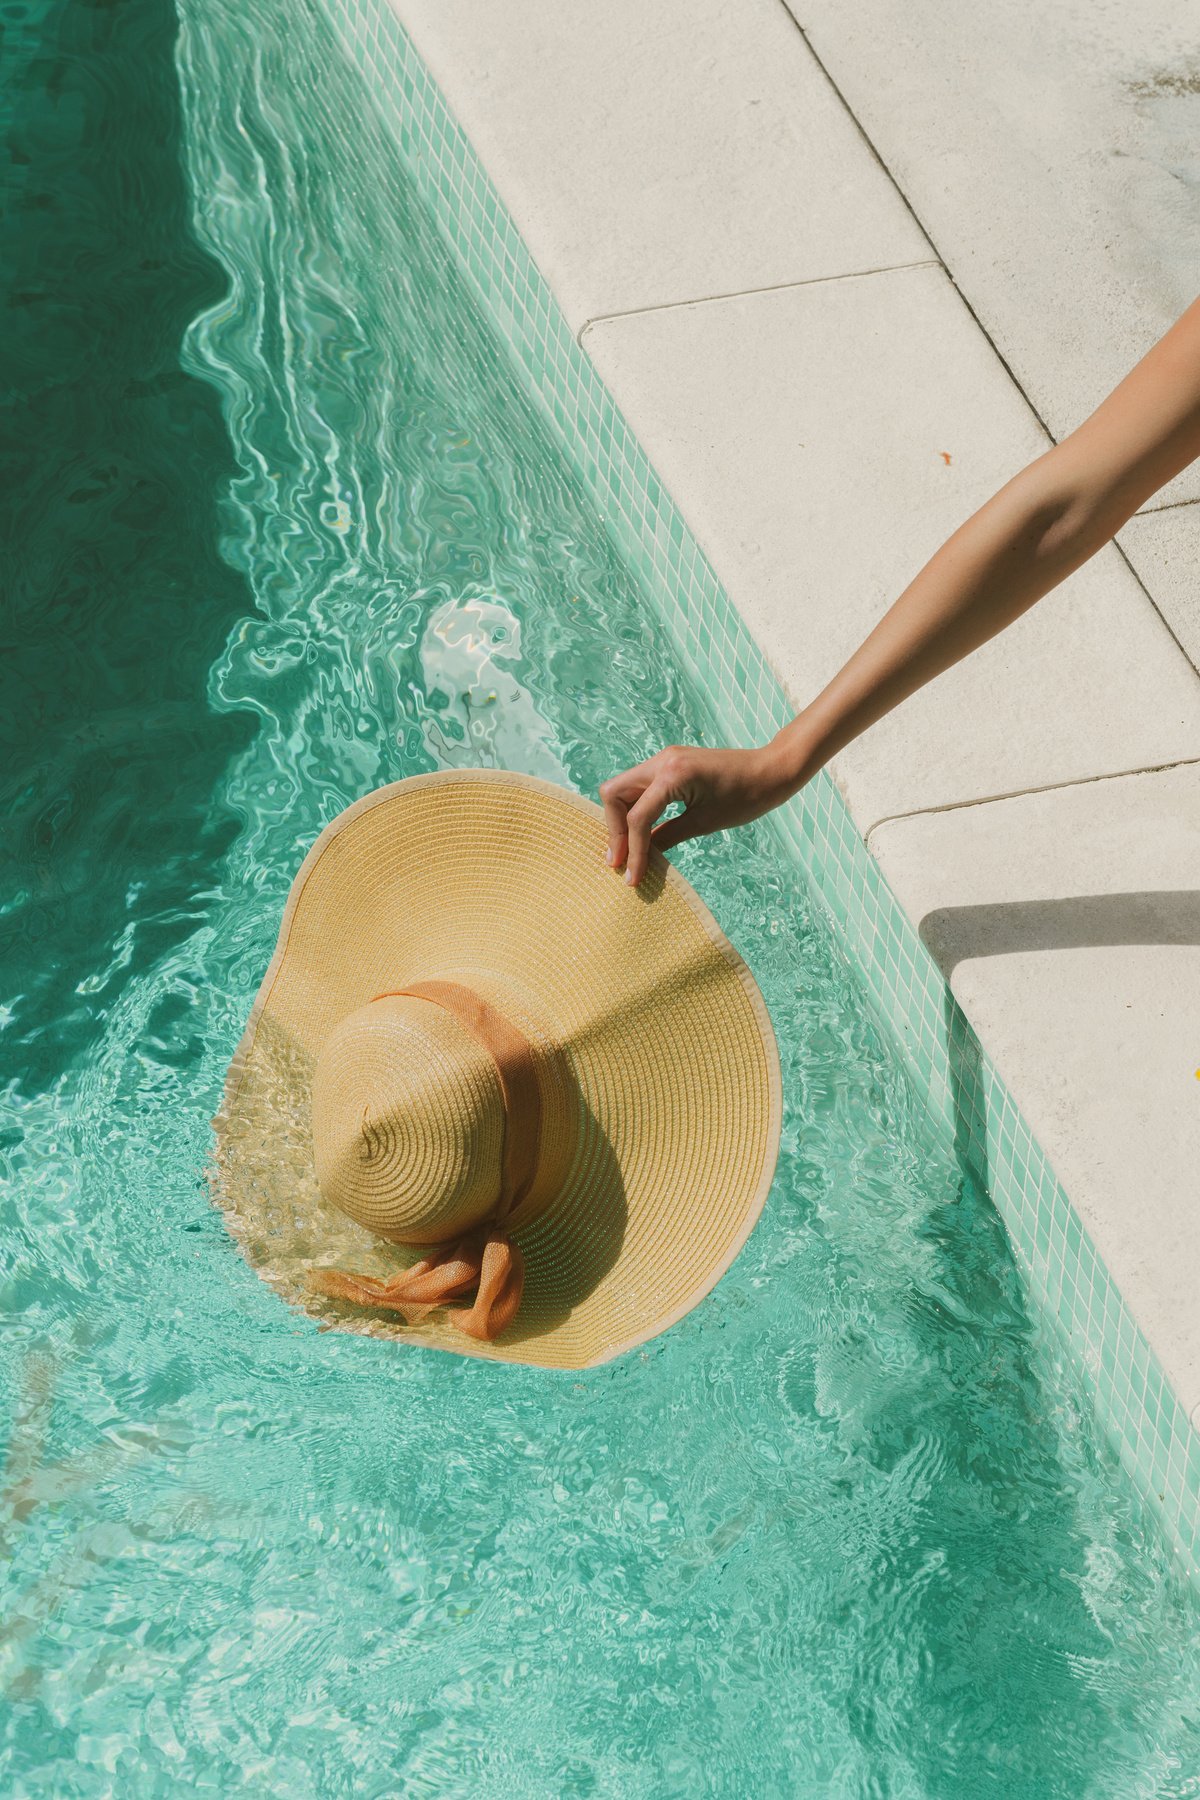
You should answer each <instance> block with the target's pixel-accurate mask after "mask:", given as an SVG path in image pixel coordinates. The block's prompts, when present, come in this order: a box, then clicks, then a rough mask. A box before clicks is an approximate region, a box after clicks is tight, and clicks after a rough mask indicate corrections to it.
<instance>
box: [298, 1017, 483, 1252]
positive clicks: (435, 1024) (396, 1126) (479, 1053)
mask: <svg viewBox="0 0 1200 1800" xmlns="http://www.w3.org/2000/svg"><path fill="white" fill-rule="evenodd" d="M312 1134H313V1160H314V1163H315V1166H316V1175H317V1182H318V1184H319V1186H320V1189H321V1193H322V1195H323V1197H324V1199H325V1200H326V1201H327V1202H328V1203H329V1204H330V1205H331V1206H335V1207H336V1208H337V1209H338V1211H339V1212H342V1213H345V1214H346V1215H347V1217H349V1218H351V1219H353V1220H355V1221H356V1222H357V1223H358V1224H360V1225H363V1226H366V1227H367V1229H368V1230H370V1231H373V1232H376V1233H377V1234H378V1235H379V1236H381V1237H385V1238H390V1239H392V1240H393V1241H394V1242H396V1243H403V1244H435V1243H440V1242H441V1241H442V1240H444V1239H447V1238H451V1237H454V1236H455V1235H457V1234H459V1233H462V1232H465V1231H469V1230H470V1229H471V1228H472V1227H474V1226H476V1225H478V1224H479V1223H480V1222H481V1221H482V1220H483V1219H485V1218H486V1217H487V1215H488V1214H489V1213H490V1212H491V1210H492V1209H493V1207H494V1206H495V1204H496V1200H497V1196H498V1194H499V1191H500V1181H501V1158H502V1155H503V1149H504V1096H503V1092H502V1089H501V1086H500V1081H499V1077H498V1074H497V1071H496V1065H495V1061H494V1059H493V1058H492V1057H491V1056H490V1055H489V1053H488V1051H487V1050H486V1049H485V1048H484V1046H483V1045H482V1044H480V1043H479V1042H478V1041H477V1040H476V1039H475V1038H473V1037H472V1036H471V1034H470V1033H469V1032H468V1031H466V1030H465V1029H464V1028H463V1026H462V1025H461V1024H460V1023H459V1022H458V1020H457V1019H455V1018H454V1017H453V1016H452V1014H450V1013H448V1012H446V1011H444V1010H443V1009H442V1008H441V1007H438V1006H430V1005H429V1004H428V1002H427V1001H425V1000H422V999H418V998H413V997H411V996H408V995H390V996H388V997H387V998H386V999H378V1000H375V1001H372V1002H370V1003H369V1004H368V1005H366V1006H362V1007H359V1008H358V1009H357V1011H355V1012H352V1013H349V1014H347V1015H346V1017H345V1018H343V1019H341V1020H339V1022H338V1023H337V1025H335V1026H334V1028H333V1029H332V1031H331V1032H330V1033H329V1035H328V1037H327V1038H326V1039H325V1041H324V1043H323V1044H322V1046H321V1051H320V1054H319V1056H318V1058H317V1064H316V1068H315V1070H314V1073H313V1086H312Z"/></svg>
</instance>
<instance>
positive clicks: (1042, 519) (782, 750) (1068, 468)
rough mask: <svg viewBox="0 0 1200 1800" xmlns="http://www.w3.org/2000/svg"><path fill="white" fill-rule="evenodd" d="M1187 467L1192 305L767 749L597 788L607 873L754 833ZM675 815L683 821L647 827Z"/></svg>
mask: <svg viewBox="0 0 1200 1800" xmlns="http://www.w3.org/2000/svg"><path fill="white" fill-rule="evenodd" d="M1197 456H1200V299H1197V300H1194V301H1193V302H1192V304H1191V306H1189V307H1188V309H1187V311H1186V312H1185V313H1183V315H1182V316H1181V317H1180V318H1179V319H1177V320H1176V322H1175V324H1174V325H1172V326H1171V328H1170V330H1169V331H1167V332H1166V333H1165V334H1164V335H1163V336H1162V337H1161V338H1160V339H1159V340H1158V342H1157V343H1156V344H1155V345H1154V346H1153V347H1152V348H1151V349H1150V350H1149V351H1147V353H1146V355H1145V356H1144V357H1143V358H1142V360H1141V361H1140V362H1139V363H1137V364H1136V365H1135V367H1134V368H1133V369H1131V370H1130V372H1129V374H1128V375H1126V376H1125V378H1124V380H1123V381H1121V382H1120V383H1119V384H1118V385H1117V386H1116V387H1115V388H1114V389H1113V391H1112V393H1111V394H1109V395H1108V397H1107V399H1105V400H1104V401H1103V402H1102V403H1101V404H1100V405H1099V406H1098V407H1097V408H1096V410H1095V412H1093V413H1092V414H1090V416H1089V417H1088V418H1086V419H1085V420H1084V421H1083V423H1082V425H1079V426H1078V427H1077V428H1076V429H1075V430H1074V431H1073V432H1071V434H1070V436H1069V437H1065V438H1064V439H1063V441H1062V443H1061V444H1056V445H1054V447H1053V448H1052V449H1050V450H1047V451H1046V452H1045V453H1044V454H1043V455H1042V456H1039V457H1037V458H1036V459H1035V461H1033V462H1031V463H1029V464H1028V465H1027V467H1026V468H1024V469H1022V470H1021V471H1020V473H1019V474H1017V475H1014V476H1013V478H1012V480H1011V481H1009V482H1006V483H1005V485H1004V486H1003V487H1002V488H1001V489H1000V490H999V492H998V493H996V494H993V496H992V498H991V499H990V500H988V501H987V502H986V504H985V505H983V506H981V507H980V508H979V511H978V512H976V513H973V514H972V516H971V517H970V518H969V519H968V520H967V521H966V523H965V524H963V525H960V526H959V528H958V530H957V531H955V533H954V534H953V536H952V537H949V538H947V540H946V542H945V543H944V544H943V545H942V547H941V549H940V550H938V551H937V552H936V554H935V555H934V556H933V557H931V558H930V560H929V562H927V563H926V564H925V567H924V568H923V569H922V570H921V571H920V573H919V574H918V575H917V576H916V577H915V579H914V580H913V581H911V582H910V583H909V585H908V587H906V588H905V590H904V592H903V593H902V594H901V595H900V597H899V599H898V600H896V601H895V603H894V604H893V605H892V606H891V607H890V609H889V610H888V611H887V612H886V613H885V614H884V616H883V618H882V619H881V620H880V621H879V623H878V625H876V626H875V628H874V630H873V631H872V632H871V633H870V635H869V636H868V637H867V638H866V639H864V641H863V643H862V644H860V645H859V647H858V649H857V650H856V651H855V652H854V655H853V656H852V657H851V658H850V660H849V662H848V663H846V665H845V667H844V668H843V669H841V670H840V671H839V673H838V674H837V675H835V676H834V678H833V680H832V681H831V682H830V683H829V685H828V687H826V688H825V689H824V691H823V692H822V693H820V694H819V695H818V696H817V698H816V699H815V700H814V701H813V702H812V704H811V705H810V706H807V707H805V709H804V711H803V712H802V713H800V714H799V716H798V717H797V718H795V719H793V720H792V722H791V724H790V725H787V726H785V727H784V729H783V730H782V731H781V732H779V733H778V734H777V736H776V737H774V738H773V739H772V740H771V742H770V743H769V744H766V745H763V746H762V747H761V748H757V749H752V750H703V749H698V748H693V747H689V746H686V745H679V744H673V745H670V746H669V747H668V748H667V749H665V750H660V751H659V752H658V754H657V755H656V756H652V757H650V758H649V759H648V760H647V761H646V762H644V763H639V764H638V765H637V767H636V768H633V769H627V770H626V771H625V772H624V774H621V775H615V776H613V777H612V778H611V779H610V780H608V781H605V782H603V783H602V785H601V788H600V797H601V799H602V800H603V802H604V810H605V814H606V816H607V821H608V836H609V852H608V854H609V861H610V862H611V863H612V864H613V866H614V867H615V868H621V867H622V866H624V867H625V871H626V880H628V881H631V882H634V883H636V882H638V881H640V880H641V878H642V875H643V874H644V873H645V869H646V863H647V860H648V857H649V846H650V844H651V842H654V843H655V844H657V845H658V847H659V848H660V849H662V850H668V849H670V848H671V846H672V845H673V844H678V843H682V842H683V840H684V839H685V838H690V837H700V836H703V835H705V834H706V833H708V832H712V831H724V830H726V829H727V828H728V827H730V826H733V825H744V824H746V823H748V821H749V820H751V819H757V818H758V817H759V816H760V815H761V814H762V813H765V812H769V811H770V810H771V808H772V807H775V806H779V805H780V804H781V803H782V802H783V801H784V800H787V799H789V798H790V797H791V795H792V794H794V793H796V792H797V791H798V790H799V789H800V788H802V787H803V786H804V784H805V782H806V781H808V780H809V779H810V778H811V777H812V776H813V775H815V774H816V772H817V770H818V769H819V768H821V766H822V765H823V764H824V763H825V762H827V761H828V760H829V758H830V757H831V756H833V755H834V754H835V753H836V752H837V751H838V750H840V749H842V747H843V746H844V745H846V744H848V743H850V742H851V740H852V739H854V738H856V737H858V736H859V734H860V733H861V732H863V731H865V730H866V729H867V727H868V726H869V725H873V724H874V723H875V721H876V719H880V718H882V717H883V715H884V714H885V713H887V712H890V711H891V710H892V708H893V707H894V706H898V705H899V704H900V702H901V701H902V700H904V699H907V697H908V695H909V694H911V693H914V692H915V691H916V689H917V688H919V687H923V686H924V685H925V683H926V682H927V681H932V679H933V677H934V676H935V675H940V674H941V673H942V671H943V670H944V669H948V668H950V667H951V665H952V664H953V663H956V662H959V661H961V659H962V658H963V657H964V656H967V655H969V654H970V652H971V651H972V650H975V649H977V648H978V647H979V645H980V644H983V643H986V642H987V640H988V639H989V638H992V637H995V636H996V634H997V633H998V632H1000V631H1003V630H1004V628H1005V626H1006V625H1011V624H1012V622H1013V620H1014V619H1016V618H1019V617H1020V615H1021V614H1022V613H1023V612H1026V611H1028V609H1029V608H1030V607H1031V606H1032V605H1033V603H1034V602H1035V601H1036V600H1040V599H1041V598H1042V596H1043V594H1047V593H1049V591H1050V589H1051V588H1054V587H1057V586H1058V584H1059V582H1061V581H1064V580H1065V579H1066V577H1067V576H1068V575H1070V574H1071V573H1072V572H1073V571H1074V570H1075V569H1077V568H1078V567H1079V566H1080V564H1081V563H1084V562H1086V561H1087V560H1088V558H1089V557H1090V556H1093V555H1095V553H1096V551H1097V550H1099V549H1100V548H1101V546H1102V545H1104V544H1106V543H1107V542H1108V541H1109V539H1110V538H1111V537H1112V536H1113V534H1114V532H1116V531H1117V530H1118V529H1119V527H1120V526H1122V525H1123V524H1124V523H1125V521H1126V519H1128V518H1130V517H1131V516H1132V514H1133V513H1135V512H1136V511H1137V509H1138V507H1139V506H1141V505H1143V503H1144V502H1145V501H1146V500H1148V499H1149V498H1150V496H1151V494H1154V493H1156V492H1157V491H1158V489H1159V488H1160V487H1162V486H1163V485H1164V483H1166V482H1168V481H1169V480H1170V479H1171V477H1172V476H1174V475H1177V474H1178V473H1179V471H1180V469H1184V468H1186V467H1187V465H1188V464H1189V463H1190V462H1192V461H1193V460H1194V459H1195V458H1196V457H1197ZM672 801H681V802H682V803H683V805H684V807H685V809H686V810H685V811H684V812H682V813H680V814H679V815H678V816H677V817H676V818H673V819H668V820H666V821H664V823H662V824H661V825H656V824H655V821H656V820H657V819H659V818H660V817H661V815H662V813H663V812H664V811H665V810H666V808H667V807H668V806H669V805H670V804H671V802H672Z"/></svg>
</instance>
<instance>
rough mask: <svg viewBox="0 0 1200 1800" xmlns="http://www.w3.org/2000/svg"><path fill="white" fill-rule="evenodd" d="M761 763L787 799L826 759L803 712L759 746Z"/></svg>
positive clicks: (816, 733) (769, 778)
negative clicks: (767, 741) (761, 746)
mask: <svg viewBox="0 0 1200 1800" xmlns="http://www.w3.org/2000/svg"><path fill="white" fill-rule="evenodd" d="M762 756H763V767H764V770H765V772H766V776H767V780H768V781H769V783H770V784H771V786H772V787H774V788H777V789H779V790H780V791H781V797H782V798H784V799H790V798H791V796H792V795H793V794H795V793H798V792H799V790H800V789H801V788H802V787H803V786H804V784H805V782H807V781H810V780H811V779H812V777H813V776H814V775H815V774H816V772H817V770H818V769H819V768H820V767H821V764H822V763H823V762H824V761H825V758H824V756H823V755H822V754H821V750H820V736H819V733H818V732H817V731H816V729H815V727H814V725H813V723H812V721H811V720H810V719H809V718H808V716H807V714H806V713H800V714H798V715H797V717H796V718H794V719H793V720H791V722H790V723H789V724H787V725H785V726H784V727H783V729H782V731H777V732H776V733H775V736H774V737H773V738H772V739H771V740H770V742H769V743H766V744H764V745H763V748H762Z"/></svg>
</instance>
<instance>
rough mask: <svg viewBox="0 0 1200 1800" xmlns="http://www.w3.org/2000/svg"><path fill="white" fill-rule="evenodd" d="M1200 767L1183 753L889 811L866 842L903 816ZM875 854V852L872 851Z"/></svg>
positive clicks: (960, 809) (1195, 759) (994, 803)
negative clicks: (970, 797) (1169, 758)
mask: <svg viewBox="0 0 1200 1800" xmlns="http://www.w3.org/2000/svg"><path fill="white" fill-rule="evenodd" d="M1196 767H1200V756H1181V757H1177V758H1176V759H1175V760H1174V761H1173V762H1165V763H1146V764H1144V765H1143V766H1141V767H1139V768H1136V769H1112V770H1109V771H1108V772H1106V773H1105V774H1102V775H1077V776H1076V777H1075V779H1074V780H1073V781H1048V782H1047V783H1046V784H1045V786H1044V787H1026V788H1013V789H1012V791H1011V792H1009V793H1004V794H981V795H980V796H979V797H978V798H977V799H975V800H948V801H946V802H945V804H944V805H942V806H914V807H913V808H912V810H911V811H910V812H898V813H885V814H884V816H883V817H882V819H876V821H875V823H874V824H873V825H872V826H870V827H869V828H868V830H867V831H866V833H865V835H864V837H863V842H864V844H866V846H867V848H868V849H871V839H872V837H873V836H874V835H875V833H876V832H877V831H881V830H882V829H883V827H884V826H885V825H895V824H896V823H898V822H899V821H900V820H903V819H925V818H929V817H931V816H932V815H933V814H934V813H947V812H963V811H965V810H966V809H967V808H968V807H972V806H998V805H999V804H1000V803H1001V802H1002V801H1004V800H1024V799H1026V798H1027V797H1028V796H1030V795H1033V794H1061V793H1065V792H1066V790H1067V789H1068V788H1077V787H1094V786H1095V785H1096V783H1097V782H1099V781H1132V780H1134V779H1135V778H1136V777H1137V776H1139V775H1161V774H1164V773H1165V772H1166V771H1167V770H1168V769H1191V768H1196ZM871 854H872V855H874V851H873V850H872V851H871Z"/></svg>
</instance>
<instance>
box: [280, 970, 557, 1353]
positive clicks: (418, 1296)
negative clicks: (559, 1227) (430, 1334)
mask: <svg viewBox="0 0 1200 1800" xmlns="http://www.w3.org/2000/svg"><path fill="white" fill-rule="evenodd" d="M410 995H411V996H412V997H414V998H416V999H419V1000H431V1001H433V1003H434V1004H435V1005H437V1006H442V1007H444V1008H445V1009H446V1011H447V1012H449V1013H452V1014H453V1015H454V1017H455V1018H456V1019H457V1020H458V1022H459V1024H460V1025H462V1026H463V1027H464V1028H465V1029H466V1030H467V1031H469V1032H470V1033H471V1035H472V1037H474V1038H475V1039H476V1041H477V1042H478V1043H480V1044H482V1045H483V1047H484V1049H485V1050H487V1051H488V1052H490V1054H491V1056H492V1059H493V1061H494V1062H495V1064H496V1073H497V1074H498V1076H499V1078H500V1092H501V1095H502V1097H503V1101H504V1146H503V1150H502V1153H501V1163H500V1196H499V1199H498V1200H497V1202H496V1205H495V1207H494V1208H493V1211H492V1217H491V1220H490V1222H485V1223H484V1224H482V1225H480V1226H477V1227H476V1229H475V1230H474V1231H470V1232H467V1233H466V1234H465V1235H464V1236H463V1237H461V1238H460V1239H459V1240H458V1242H457V1243H455V1244H453V1245H447V1246H446V1247H444V1248H443V1249H441V1250H436V1251H434V1252H432V1253H431V1254H430V1255H429V1256H426V1257H423V1258H422V1259H421V1261H420V1262H416V1263H414V1264H413V1265H412V1267H411V1268H408V1269H404V1270H402V1271H401V1273H400V1274H399V1275H395V1276H393V1277H392V1278H391V1280H390V1281H380V1280H379V1279H378V1278H377V1277H376V1276H374V1275H354V1274H351V1273H350V1272H349V1271H348V1270H345V1269H310V1270H309V1273H308V1279H309V1284H310V1286H311V1287H313V1288H315V1289H316V1291H317V1292H318V1293H321V1294H329V1295H331V1296H332V1297H333V1298H334V1299H338V1300H351V1301H354V1302H355V1303H356V1304H357V1305H359V1306H382V1307H387V1308H388V1309H389V1310H391V1311H393V1312H398V1313H401V1314H402V1315H403V1317H404V1318H405V1320H406V1322H407V1323H408V1324H410V1325H412V1324H415V1323H417V1321H418V1320H420V1319H423V1318H424V1317H425V1315H426V1314H427V1313H430V1312H432V1311H433V1310H434V1308H435V1307H438V1306H443V1305H444V1304H445V1303H446V1301H447V1300H453V1299H456V1298H457V1297H458V1296H459V1295H462V1294H469V1293H470V1291H471V1289H472V1288H476V1289H477V1292H476V1295H475V1300H474V1303H473V1305H471V1306H470V1307H469V1308H463V1307H455V1308H454V1309H452V1311H451V1313H450V1319H451V1321H452V1323H453V1324H455V1325H456V1326H457V1327H458V1329H459V1330H460V1331H464V1332H466V1334H467V1336H468V1337H474V1338H482V1339H485V1340H490V1339H492V1338H495V1337H498V1336H499V1335H500V1333H501V1332H502V1331H503V1330H504V1328H505V1326H506V1325H508V1324H510V1323H511V1321H512V1319H513V1317H514V1315H515V1313H516V1310H517V1308H518V1307H519V1306H520V1304H521V1294H522V1291H523V1289H524V1284H525V1264H524V1261H523V1259H522V1256H521V1252H520V1250H519V1249H518V1247H517V1245H516V1244H515V1243H514V1242H513V1240H512V1238H511V1237H510V1236H509V1235H508V1233H507V1232H506V1231H505V1230H504V1221H505V1220H506V1219H507V1218H508V1216H509V1214H510V1213H511V1212H512V1211H513V1209H514V1208H515V1207H516V1206H518V1205H519V1204H520V1202H521V1201H522V1200H523V1199H524V1198H525V1196H526V1194H527V1193H528V1192H529V1190H530V1188H531V1187H532V1185H533V1177H534V1174H535V1172H536V1169H537V1154H538V1137H539V1132H540V1127H541V1095H540V1091H539V1089H538V1081H537V1072H536V1070H535V1068H534V1062H533V1053H532V1051H531V1050H530V1048H529V1045H528V1043H527V1041H526V1040H525V1038H524V1037H523V1036H522V1034H521V1033H520V1032H519V1031H518V1030H517V1029H516V1027H515V1026H514V1025H512V1024H510V1023H509V1021H508V1020H507V1019H506V1018H505V1017H504V1016H503V1014H502V1013H499V1012H497V1011H496V1009H495V1007H493V1006H489V1005H488V1003H487V1001H486V1000H484V999H482V998H481V997H480V995H478V994H476V993H474V992H473V991H472V989H471V988H468V987H463V986H461V985H460V984H459V983H458V982H456V981H417V982H414V983H413V985H412V986H411V987H408V988H397V989H394V990H392V991H391V992H389V993H384V994H373V995H372V996H371V999H372V1001H374V1000H388V999H391V998H392V997H393V996H397V997H399V996H404V997H407V996H410Z"/></svg>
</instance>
